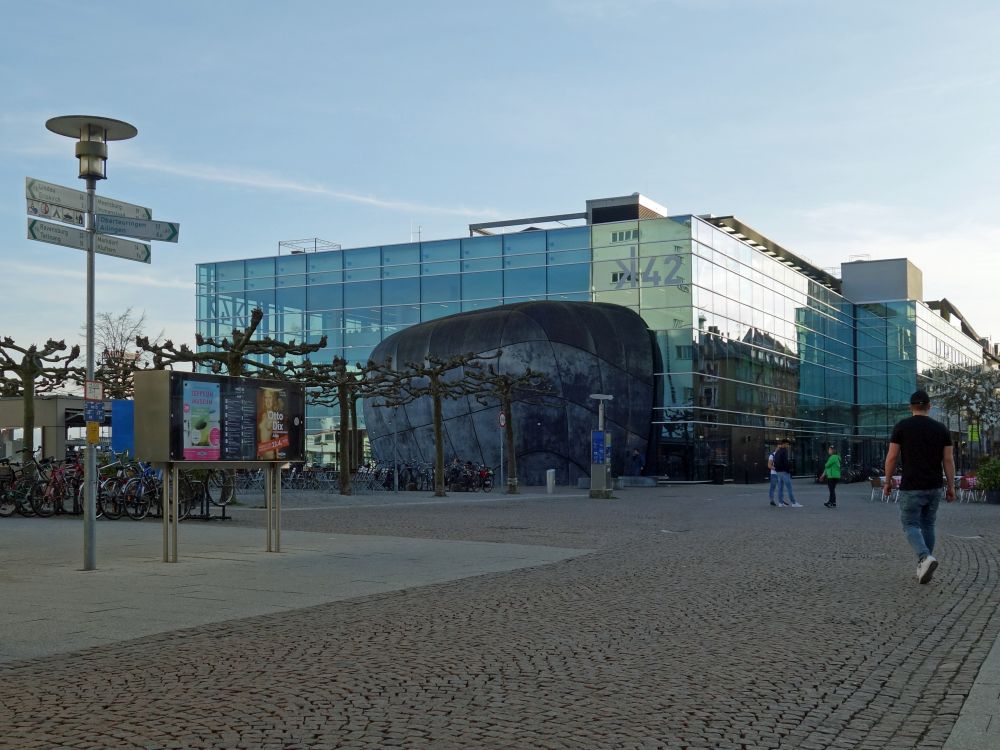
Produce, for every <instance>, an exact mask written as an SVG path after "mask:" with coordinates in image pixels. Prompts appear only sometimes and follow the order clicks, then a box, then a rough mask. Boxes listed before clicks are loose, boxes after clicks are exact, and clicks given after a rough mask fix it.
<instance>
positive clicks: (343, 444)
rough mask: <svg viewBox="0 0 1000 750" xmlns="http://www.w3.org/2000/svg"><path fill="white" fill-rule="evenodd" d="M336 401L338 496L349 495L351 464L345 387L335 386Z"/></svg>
mask: <svg viewBox="0 0 1000 750" xmlns="http://www.w3.org/2000/svg"><path fill="white" fill-rule="evenodd" d="M337 401H338V402H339V403H340V494H341V495H350V494H351V463H350V459H349V456H350V447H349V443H350V440H349V439H348V438H349V437H350V436H349V434H348V433H349V429H348V428H349V427H350V424H349V423H348V419H349V417H348V414H349V412H350V410H349V408H348V405H347V386H346V385H338V386H337Z"/></svg>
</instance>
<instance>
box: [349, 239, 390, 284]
mask: <svg viewBox="0 0 1000 750" xmlns="http://www.w3.org/2000/svg"><path fill="white" fill-rule="evenodd" d="M343 256H344V270H345V273H344V280H345V281H369V280H371V279H378V278H380V277H381V265H382V249H381V248H379V247H359V248H355V249H353V250H345V251H344V252H343Z"/></svg>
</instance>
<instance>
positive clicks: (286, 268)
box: [276, 253, 306, 276]
mask: <svg viewBox="0 0 1000 750" xmlns="http://www.w3.org/2000/svg"><path fill="white" fill-rule="evenodd" d="M276 266H277V274H278V276H285V275H287V274H292V273H305V272H306V256H305V254H304V253H301V254H297V255H279V256H278V259H277V261H276Z"/></svg>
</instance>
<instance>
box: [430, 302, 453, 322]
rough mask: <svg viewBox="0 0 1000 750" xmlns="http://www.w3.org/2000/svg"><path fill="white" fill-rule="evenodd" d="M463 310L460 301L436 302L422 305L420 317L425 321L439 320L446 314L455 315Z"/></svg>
mask: <svg viewBox="0 0 1000 750" xmlns="http://www.w3.org/2000/svg"><path fill="white" fill-rule="evenodd" d="M460 311H461V306H460V305H459V303H458V302H435V303H433V304H430V305H421V306H420V319H421V320H423V321H428V320H437V319H438V318H443V317H445V316H446V315H454V314H455V313H457V312H460Z"/></svg>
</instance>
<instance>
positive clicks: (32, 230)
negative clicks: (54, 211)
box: [28, 219, 87, 250]
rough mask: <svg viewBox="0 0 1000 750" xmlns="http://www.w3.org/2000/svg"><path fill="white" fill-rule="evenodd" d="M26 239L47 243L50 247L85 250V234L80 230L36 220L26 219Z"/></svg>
mask: <svg viewBox="0 0 1000 750" xmlns="http://www.w3.org/2000/svg"><path fill="white" fill-rule="evenodd" d="M28 239H29V240H37V241H38V242H48V243H50V244H52V245H63V246H64V247H75V248H76V249H77V250H86V249H87V233H86V232H84V231H83V230H82V229H73V228H72V227H64V226H60V225H59V224H52V223H51V222H48V221H39V220H38V219H28Z"/></svg>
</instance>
